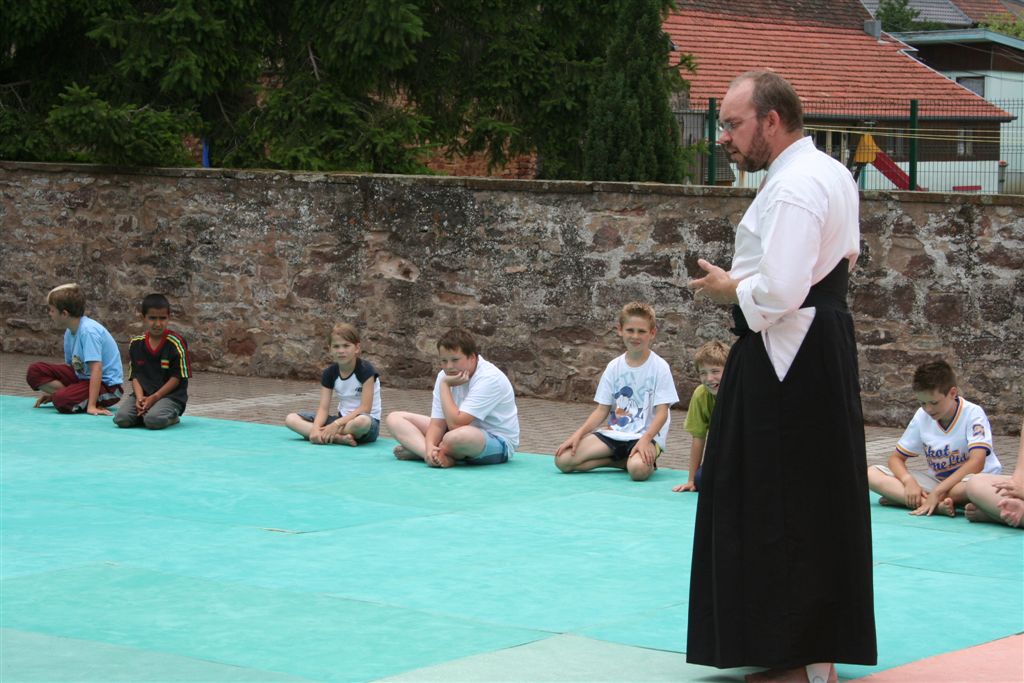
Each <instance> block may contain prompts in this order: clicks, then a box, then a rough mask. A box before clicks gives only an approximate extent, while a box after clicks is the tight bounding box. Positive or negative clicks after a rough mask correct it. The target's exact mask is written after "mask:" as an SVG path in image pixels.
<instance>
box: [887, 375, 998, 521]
mask: <svg viewBox="0 0 1024 683" xmlns="http://www.w3.org/2000/svg"><path fill="white" fill-rule="evenodd" d="M913 388H914V395H915V397H916V398H917V401H918V402H919V403H920V404H921V407H920V408H919V409H918V410H917V412H916V413H915V414H914V417H913V419H912V420H911V421H910V424H909V425H908V426H907V429H906V431H905V432H904V433H903V436H902V437H900V440H899V442H898V443H897V444H896V451H895V452H894V453H893V454H892V455H891V456H889V466H888V467H883V466H881V465H874V466H872V467H869V468H868V486H869V487H870V489H871V490H872V491H874V492H875V493H878V494H880V495H881V496H882V498H881V499H879V503H880V504H882V505H892V504H895V505H905V506H906V507H908V508H910V510H911V512H910V514H912V515H931V514H932V513H933V512H935V511H936V510H938V511H939V512H941V513H945V514H947V515H949V516H951V517H952V516H954V515H955V514H956V506H957V505H964V504H965V503H967V488H966V483H967V481H968V480H970V478H971V477H972V476H973V475H974V474H977V473H979V472H984V473H986V474H999V473H1000V472H1001V471H1002V466H1001V465H1000V463H999V458H998V457H996V452H995V449H994V448H993V446H992V428H991V426H990V425H989V422H988V416H986V415H985V411H984V410H982V409H981V407H980V406H978V405H975V404H974V403H971V402H970V401H967V400H966V399H964V398H963V397H962V396H959V395H958V393H959V392H958V390H957V387H956V375H955V374H954V373H953V369H952V368H951V367H950V366H949V364H948V363H946V362H945V361H934V362H931V363H925V364H924V365H922V366H920V367H919V368H917V370H916V371H915V372H914V382H913ZM921 455H923V456H924V457H925V459H926V460H927V462H928V471H927V472H926V473H920V472H911V471H910V470H908V469H907V466H906V461H907V458H911V457H916V456H921Z"/></svg>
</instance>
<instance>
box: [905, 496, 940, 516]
mask: <svg viewBox="0 0 1024 683" xmlns="http://www.w3.org/2000/svg"><path fill="white" fill-rule="evenodd" d="M940 502H941V501H940V500H939V497H938V496H937V495H935V492H934V491H932V492H931V493H929V494H928V495H927V496H925V498H924V500H922V501H921V504H920V505H919V506H917V508H916V509H914V510H911V511H910V514H912V515H925V516H930V515H931V514H932V513H933V512H935V508H937V507H938V506H939V503H940Z"/></svg>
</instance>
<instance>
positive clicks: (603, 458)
mask: <svg viewBox="0 0 1024 683" xmlns="http://www.w3.org/2000/svg"><path fill="white" fill-rule="evenodd" d="M616 329H617V332H618V335H619V336H620V337H621V338H622V341H623V342H624V343H625V346H626V352H625V353H624V354H622V355H621V356H619V357H617V358H615V359H614V360H612V361H611V362H610V363H608V366H607V367H606V368H605V371H604V373H603V374H602V375H601V381H600V383H599V384H598V387H597V392H596V394H595V395H594V401H595V402H596V403H597V407H596V408H594V411H593V412H592V413H591V414H590V417H588V418H587V419H586V420H585V421H584V423H583V424H582V425H580V427H579V429H577V430H576V431H575V432H573V433H572V435H571V436H570V437H569V438H568V439H566V440H565V441H564V442H562V444H561V445H560V446H559V447H558V449H557V450H556V451H555V466H556V467H558V469H560V470H561V471H562V472H566V473H569V472H589V471H590V470H593V469H596V468H598V467H615V468H618V469H624V470H626V471H627V472H629V475H630V477H631V478H632V479H633V481H645V480H646V479H648V478H649V477H650V476H651V474H652V473H653V472H654V470H655V469H657V459H658V456H659V455H661V453H662V452H663V451H664V450H665V438H666V437H667V436H668V428H669V423H670V422H671V416H670V414H669V408H670V407H671V406H672V404H673V403H676V402H677V401H678V400H679V396H678V394H677V393H676V386H675V381H674V380H673V379H672V371H671V369H670V368H669V366H668V363H666V362H665V360H664V359H663V358H662V357H661V356H659V355H658V354H656V353H654V352H653V351H652V350H651V342H653V341H654V337H655V334H656V332H657V327H656V319H655V315H654V309H653V308H651V307H650V306H649V305H647V304H645V303H641V302H638V301H634V302H632V303H629V304H626V305H625V306H624V307H623V308H622V311H621V312H620V313H619V324H618V327H617V328H616ZM602 425H604V426H603V427H602Z"/></svg>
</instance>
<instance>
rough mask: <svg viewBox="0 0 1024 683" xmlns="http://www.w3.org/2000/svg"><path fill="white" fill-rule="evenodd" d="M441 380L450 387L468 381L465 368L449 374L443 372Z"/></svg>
mask: <svg viewBox="0 0 1024 683" xmlns="http://www.w3.org/2000/svg"><path fill="white" fill-rule="evenodd" d="M442 381H443V382H444V383H445V384H447V385H448V386H450V387H457V386H461V385H463V384H465V383H466V382H468V381H469V373H468V372H466V371H465V370H462V371H460V372H456V373H455V374H454V375H449V374H447V373H445V376H444V379H443V380H442Z"/></svg>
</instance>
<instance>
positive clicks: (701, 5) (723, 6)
mask: <svg viewBox="0 0 1024 683" xmlns="http://www.w3.org/2000/svg"><path fill="white" fill-rule="evenodd" d="M992 1H993V2H995V1H997V0H992ZM676 7H677V8H678V9H679V10H680V11H689V10H695V11H698V12H708V13H711V14H720V13H722V12H728V13H729V14H731V15H733V16H736V17H745V18H747V19H752V18H756V19H761V20H765V21H770V22H773V23H774V22H785V23H790V24H803V25H807V26H812V25H813V26H845V27H847V28H854V27H860V26H863V25H864V22H865V21H867V20H868V19H870V18H871V14H870V13H869V12H868V11H867V9H866V8H865V7H864V6H863V5H862V4H861V3H860V0H838V1H837V0H728V2H723V0H676Z"/></svg>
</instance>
